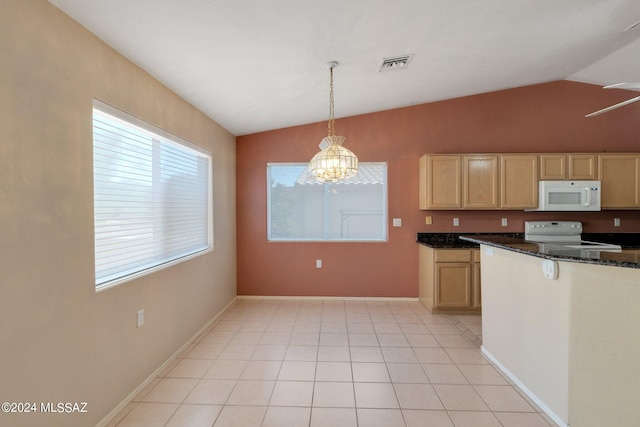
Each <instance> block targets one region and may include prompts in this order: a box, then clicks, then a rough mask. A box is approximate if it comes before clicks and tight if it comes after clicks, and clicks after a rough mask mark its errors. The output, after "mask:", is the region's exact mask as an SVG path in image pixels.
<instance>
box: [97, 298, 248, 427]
mask: <svg viewBox="0 0 640 427" xmlns="http://www.w3.org/2000/svg"><path fill="white" fill-rule="evenodd" d="M235 302H236V298H233V299H232V300H231V301H229V303H228V304H227V305H226V306H224V307H223V308H222V310H220V311H219V312H217V313H216V314H215V315H214V316H213V317H212V318H211V320H209V321H208V322H207V323H205V325H204V326H203V327H202V328H200V329H199V330H198V332H196V333H195V334H194V335H193V336H192V337H191V338H189V340H187V342H185V343H184V344H183V345H182V346H181V347H180V348H179V349H178V350H176V352H175V353H173V354H172V355H171V357H169V358H168V359H167V360H166V361H165V362H164V363H163V364H162V365H160V366H159V367H158V369H156V370H155V371H153V373H151V375H149V376H148V377H147V378H146V379H145V380H144V381H143V382H142V383H140V385H138V387H136V388H135V389H134V390H133V391H132V392H131V393H129V395H128V396H127V397H125V398H124V400H122V402H120V403H119V404H118V405H117V406H116V407H115V408H113V409H112V410H111V412H109V413H108V414H107V416H106V417H104V418H103V419H102V421H100V422H99V423H98V424H96V427H104V426H106V425H107V424H108V423H109V422H110V421H111V420H112V419H113V418H114V417H115V416H116V415H118V414H119V413H120V411H122V410H123V409H124V408H125V406H127V405H128V404H129V403H130V402H131V401H132V400H133V399H134V398H135V397H136V396H137V395H138V393H140V392H141V391H142V390H144V388H145V387H146V386H148V385H149V384H150V383H151V381H153V380H154V379H155V378H156V377H157V376H158V375H160V373H161V372H162V371H163V370H164V369H165V368H166V367H167V366H169V364H170V363H171V362H173V361H174V360H175V359H176V358H177V357H178V356H179V355H180V354H181V353H182V352H183V351H185V350H186V349H187V347H189V346H190V345H191V343H193V341H195V339H196V338H198V336H200V334H202V333H203V332H204V331H205V330H207V328H208V327H209V326H211V325H212V324H213V322H215V321H216V320H218V318H219V317H220V316H221V315H222V314H223V313H224V312H225V311H226V310H227V309H228V308H229V307H231V306H232V305H233V304H234V303H235Z"/></svg>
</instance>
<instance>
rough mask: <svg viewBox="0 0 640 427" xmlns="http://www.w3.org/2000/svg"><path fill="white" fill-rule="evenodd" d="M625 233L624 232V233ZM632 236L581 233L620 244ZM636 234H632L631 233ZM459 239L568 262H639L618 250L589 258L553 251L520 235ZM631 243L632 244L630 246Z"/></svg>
mask: <svg viewBox="0 0 640 427" xmlns="http://www.w3.org/2000/svg"><path fill="white" fill-rule="evenodd" d="M625 234H626V233H625ZM629 234H631V235H632V236H627V237H625V238H621V235H620V236H618V239H613V238H611V239H609V241H607V240H604V239H601V238H600V236H602V235H597V236H596V235H588V236H590V237H589V238H587V237H586V235H585V234H583V235H582V237H583V240H592V241H597V242H604V243H615V244H620V242H622V241H627V240H625V239H628V241H629V242H631V241H632V240H633V238H636V237H637V236H638V234H637V233H629ZM634 234H635V235H636V236H633V235H634ZM460 239H461V240H463V241H466V242H469V243H474V244H484V245H488V246H493V247H496V248H501V249H506V250H510V251H514V252H520V253H523V254H526V255H532V256H535V257H539V258H545V259H552V260H555V261H568V262H580V263H585V264H600V265H610V266H615V267H626V268H638V269H640V262H639V260H638V259H637V258H638V257H637V256H636V255H635V254H629V253H620V252H599V257H598V258H596V257H595V255H594V257H593V258H591V257H590V256H589V255H584V254H583V253H581V252H580V251H579V250H574V251H572V250H565V251H561V252H558V251H555V250H549V249H548V247H547V248H544V247H542V246H541V245H539V244H537V243H535V242H529V241H526V240H524V239H523V238H522V237H514V236H509V235H505V234H484V235H478V234H474V235H471V234H464V235H460ZM635 242H636V243H635V244H628V245H627V246H625V245H622V247H623V248H625V247H627V248H632V247H636V248H637V240H635ZM631 245H633V246H631Z"/></svg>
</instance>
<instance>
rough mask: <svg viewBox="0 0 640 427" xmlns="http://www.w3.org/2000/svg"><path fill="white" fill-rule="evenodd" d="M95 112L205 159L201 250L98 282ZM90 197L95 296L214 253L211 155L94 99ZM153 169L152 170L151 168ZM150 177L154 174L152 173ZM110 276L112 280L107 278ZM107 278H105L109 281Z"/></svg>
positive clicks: (172, 257) (152, 263)
mask: <svg viewBox="0 0 640 427" xmlns="http://www.w3.org/2000/svg"><path fill="white" fill-rule="evenodd" d="M96 111H97V112H98V113H99V114H100V113H101V114H105V115H107V116H110V117H111V118H113V119H115V120H116V121H119V122H123V124H124V125H125V126H134V127H136V128H138V129H140V130H141V131H142V132H144V133H145V134H147V135H148V136H150V137H151V138H152V140H153V141H154V142H153V143H155V140H158V143H162V144H167V143H168V144H170V145H172V146H175V147H180V149H183V150H185V152H191V153H195V154H197V155H198V156H200V157H204V158H205V159H206V162H207V169H208V170H207V177H206V180H207V188H206V195H207V202H206V205H207V214H206V216H207V220H206V224H207V227H206V228H207V237H206V242H207V245H206V248H203V249H200V250H194V252H192V253H188V254H185V255H181V256H171V257H168V258H166V259H164V260H154V261H153V262H150V263H147V264H145V265H143V266H139V267H136V268H135V271H132V270H134V269H132V268H130V269H125V270H123V272H122V275H121V276H118V277H115V278H111V279H106V280H105V279H103V280H99V279H98V277H97V271H96V231H97V229H96V191H95V184H96V180H95V148H96V144H95V137H94V129H95V123H94V116H95V112H96ZM91 117H92V120H91V123H92V195H93V205H92V208H93V209H92V212H93V230H94V232H93V238H94V245H93V248H94V284H95V290H96V292H100V291H104V290H106V289H110V288H112V287H115V286H118V285H121V284H123V283H126V282H129V281H132V280H135V279H137V278H140V277H143V276H146V275H148V274H152V273H155V272H157V271H160V270H164V269H166V268H169V267H172V266H174V265H177V264H180V263H182V262H185V261H188V260H190V259H193V258H196V257H199V256H202V255H204V254H206V253H209V252H212V251H213V250H214V230H213V226H214V221H213V157H212V154H211V151H209V150H207V149H205V148H203V147H201V146H199V145H197V144H194V143H192V142H189V141H187V140H185V139H183V138H181V137H179V136H177V135H175V134H172V133H170V132H168V131H166V130H164V129H161V128H159V127H157V126H155V125H153V124H151V123H149V122H147V121H144V120H142V119H140V118H138V117H135V116H132V115H131V114H128V113H126V112H124V111H122V110H120V109H118V108H116V107H113V106H112V105H109V104H107V103H105V102H102V101H100V100H97V99H93V108H92V115H91ZM154 169H155V167H154ZM152 174H153V173H152ZM110 276H113V274H112V275H110ZM110 276H108V277H110Z"/></svg>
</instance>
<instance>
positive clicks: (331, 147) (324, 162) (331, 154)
mask: <svg viewBox="0 0 640 427" xmlns="http://www.w3.org/2000/svg"><path fill="white" fill-rule="evenodd" d="M337 66H338V63H337V62H329V63H327V64H325V68H328V69H329V75H330V83H329V123H328V128H329V135H328V136H326V137H324V138H323V139H322V142H320V152H319V153H317V154H316V155H315V156H313V158H312V159H311V161H310V162H309V172H310V173H311V175H312V176H314V177H315V178H316V180H317V181H318V182H325V181H330V182H336V181H340V180H343V179H347V178H351V177H352V176H355V175H357V174H358V158H357V157H356V155H355V154H353V153H352V152H351V151H349V150H348V149H346V148H344V147H343V146H342V143H343V142H344V141H345V139H346V138H345V137H344V136H336V130H335V119H334V116H333V69H334V68H335V67H337Z"/></svg>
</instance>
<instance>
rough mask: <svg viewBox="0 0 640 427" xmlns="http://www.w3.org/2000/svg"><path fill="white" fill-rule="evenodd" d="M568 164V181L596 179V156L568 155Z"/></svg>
mask: <svg viewBox="0 0 640 427" xmlns="http://www.w3.org/2000/svg"><path fill="white" fill-rule="evenodd" d="M567 163H568V164H569V173H568V174H567V178H569V179H596V178H597V175H598V174H597V173H596V166H597V162H596V156H595V154H569V155H567Z"/></svg>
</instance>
